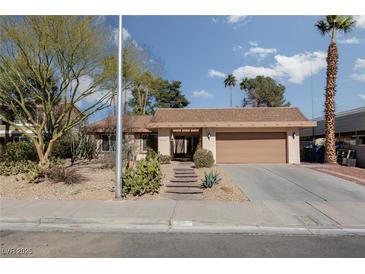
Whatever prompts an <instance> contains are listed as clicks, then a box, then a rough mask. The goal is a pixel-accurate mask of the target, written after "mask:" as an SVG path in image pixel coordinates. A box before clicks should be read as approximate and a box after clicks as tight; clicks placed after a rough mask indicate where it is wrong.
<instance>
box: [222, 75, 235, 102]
mask: <svg viewBox="0 0 365 274" xmlns="http://www.w3.org/2000/svg"><path fill="white" fill-rule="evenodd" d="M236 83H237V80H236V77H235V76H234V75H233V74H229V75H228V76H227V78H226V79H224V86H225V87H229V89H230V91H231V107H232V106H233V94H232V88H233V87H235V86H236Z"/></svg>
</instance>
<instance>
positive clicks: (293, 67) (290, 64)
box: [233, 51, 326, 84]
mask: <svg viewBox="0 0 365 274" xmlns="http://www.w3.org/2000/svg"><path fill="white" fill-rule="evenodd" d="M274 59H275V61H276V62H275V64H274V65H272V66H270V67H262V66H261V67H255V66H244V67H239V68H237V69H235V70H234V71H233V74H234V75H235V76H236V77H237V79H242V78H245V77H249V78H250V77H256V76H258V75H263V76H269V77H272V78H284V79H287V80H288V81H289V82H291V83H295V84H302V83H303V81H304V79H305V78H307V77H308V76H310V75H311V73H313V74H316V73H318V72H319V71H320V70H322V69H323V68H325V67H326V54H325V53H324V52H321V51H315V52H305V53H299V54H296V55H293V56H284V55H275V56H274Z"/></svg>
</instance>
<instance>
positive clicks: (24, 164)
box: [0, 161, 37, 176]
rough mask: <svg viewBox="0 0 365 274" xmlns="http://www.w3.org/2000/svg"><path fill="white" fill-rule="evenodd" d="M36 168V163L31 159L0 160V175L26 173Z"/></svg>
mask: <svg viewBox="0 0 365 274" xmlns="http://www.w3.org/2000/svg"><path fill="white" fill-rule="evenodd" d="M36 168H37V163H35V162H32V161H18V162H10V161H6V162H5V161H3V162H0V175H3V176H10V175H18V174H23V173H28V172H30V171H32V170H34V169H36Z"/></svg>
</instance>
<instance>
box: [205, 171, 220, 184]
mask: <svg viewBox="0 0 365 274" xmlns="http://www.w3.org/2000/svg"><path fill="white" fill-rule="evenodd" d="M220 180H222V178H220V177H219V173H218V172H217V171H211V172H209V173H206V172H204V179H203V180H202V186H203V187H204V188H211V187H212V186H213V185H215V184H218V183H219V181H220Z"/></svg>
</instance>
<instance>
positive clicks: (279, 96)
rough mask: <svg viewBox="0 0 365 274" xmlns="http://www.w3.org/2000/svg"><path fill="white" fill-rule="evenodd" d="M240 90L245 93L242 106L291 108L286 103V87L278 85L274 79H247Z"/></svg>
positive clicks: (260, 77)
mask: <svg viewBox="0 0 365 274" xmlns="http://www.w3.org/2000/svg"><path fill="white" fill-rule="evenodd" d="M240 89H241V90H243V91H245V98H244V99H243V102H242V106H243V107H246V106H252V107H281V106H289V105H290V103H289V102H286V101H285V97H284V93H285V86H283V85H281V84H277V83H276V82H275V81H274V80H273V79H272V78H270V77H264V76H256V77H255V78H253V79H248V78H245V79H243V80H242V82H241V83H240Z"/></svg>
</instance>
